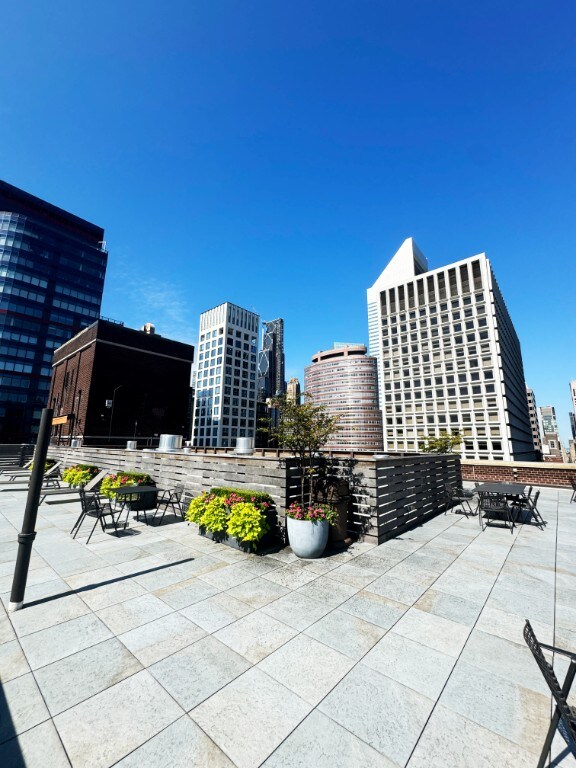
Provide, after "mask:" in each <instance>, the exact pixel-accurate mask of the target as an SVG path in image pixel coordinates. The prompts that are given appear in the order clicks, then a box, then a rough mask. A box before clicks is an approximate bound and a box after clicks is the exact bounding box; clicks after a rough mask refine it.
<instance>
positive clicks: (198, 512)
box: [186, 491, 211, 525]
mask: <svg viewBox="0 0 576 768" xmlns="http://www.w3.org/2000/svg"><path fill="white" fill-rule="evenodd" d="M210 498H211V494H209V493H208V491H204V493H201V494H200V496H196V498H195V499H192V501H191V502H190V506H189V507H188V512H187V513H186V519H187V520H188V521H189V522H190V523H196V525H201V524H202V517H203V515H204V512H205V511H206V505H207V504H208V501H209V500H210Z"/></svg>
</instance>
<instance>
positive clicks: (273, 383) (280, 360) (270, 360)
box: [258, 318, 286, 402]
mask: <svg viewBox="0 0 576 768" xmlns="http://www.w3.org/2000/svg"><path fill="white" fill-rule="evenodd" d="M263 329H264V333H263V338H262V349H261V351H260V353H259V356H258V399H259V400H260V401H261V402H266V400H267V399H268V398H270V397H274V396H276V395H283V394H284V393H285V392H286V382H285V381H284V375H285V374H284V320H282V318H278V320H269V321H268V322H264V323H263Z"/></svg>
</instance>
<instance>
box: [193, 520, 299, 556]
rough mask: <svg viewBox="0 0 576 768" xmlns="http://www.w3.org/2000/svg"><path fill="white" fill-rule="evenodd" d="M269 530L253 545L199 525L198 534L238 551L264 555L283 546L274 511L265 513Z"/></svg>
mask: <svg viewBox="0 0 576 768" xmlns="http://www.w3.org/2000/svg"><path fill="white" fill-rule="evenodd" d="M266 518H267V521H268V525H269V526H270V530H269V531H268V533H265V534H264V536H263V537H262V538H261V539H260V541H259V542H258V543H257V544H256V545H255V544H253V543H252V542H242V541H238V539H234V538H233V537H232V536H228V534H227V533H225V534H224V535H222V536H220V535H218V534H216V535H215V534H213V533H212V531H207V530H206V529H205V528H202V527H200V528H199V531H198V532H199V533H200V536H203V537H204V538H205V539H210V540H211V541H215V542H216V543H218V544H226V546H227V547H231V548H232V549H238V550H239V551H240V552H252V553H253V554H255V555H266V554H268V553H269V552H277V551H278V550H279V549H282V547H284V546H285V541H284V537H283V535H282V533H281V532H280V527H279V525H278V517H277V515H276V512H270V513H268V514H267V515H266Z"/></svg>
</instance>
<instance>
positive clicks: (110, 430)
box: [108, 384, 124, 442]
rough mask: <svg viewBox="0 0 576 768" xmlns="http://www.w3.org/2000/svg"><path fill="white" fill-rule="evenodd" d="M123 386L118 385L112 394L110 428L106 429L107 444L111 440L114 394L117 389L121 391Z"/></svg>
mask: <svg viewBox="0 0 576 768" xmlns="http://www.w3.org/2000/svg"><path fill="white" fill-rule="evenodd" d="M123 386H124V385H123V384H118V386H117V387H115V388H114V392H112V410H111V411H110V426H109V427H108V442H110V440H111V438H112V419H113V418H114V401H115V400H116V392H118V390H119V389H121V388H122V387H123Z"/></svg>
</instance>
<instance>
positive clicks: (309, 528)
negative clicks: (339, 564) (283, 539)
mask: <svg viewBox="0 0 576 768" xmlns="http://www.w3.org/2000/svg"><path fill="white" fill-rule="evenodd" d="M304 398H305V400H304V402H303V403H295V402H292V401H291V400H287V399H286V398H285V397H283V398H279V399H277V400H276V401H275V406H276V407H277V408H278V414H279V416H278V425H277V427H275V428H274V429H273V430H272V432H273V434H274V436H275V438H276V439H277V441H278V446H279V447H281V448H285V449H287V450H289V451H290V452H291V453H292V456H293V457H294V458H295V460H296V465H297V466H298V468H299V470H300V499H299V500H298V501H296V502H293V503H292V504H291V505H290V506H289V507H288V509H287V510H286V530H287V533H288V541H289V543H290V546H291V547H292V549H293V551H294V553H295V554H296V555H298V556H299V557H305V558H309V557H319V556H320V555H321V554H322V552H323V551H324V548H325V547H326V541H327V538H328V532H329V525H330V523H331V522H332V523H333V522H334V520H335V519H336V513H335V510H334V509H333V508H332V507H331V506H330V505H327V504H323V503H318V500H317V495H316V482H317V480H318V469H319V463H320V462H319V458H320V451H321V449H322V448H323V447H324V445H325V444H326V443H327V442H328V440H329V439H330V437H332V435H333V434H334V433H335V432H337V431H338V429H339V426H338V423H339V420H340V417H339V416H331V415H330V414H329V413H328V411H327V408H326V406H325V405H315V404H314V403H313V401H312V398H311V397H310V396H309V395H306V394H305V395H304ZM303 523H304V525H303ZM306 524H307V525H306ZM305 531H306V532H305ZM303 538H304V539H306V540H308V539H309V540H310V541H309V544H304V543H303V542H302V543H301V540H302V539H303ZM312 539H314V541H315V542H316V543H315V545H314V546H313V547H312ZM319 548H320V551H319V552H317V554H300V552H305V551H306V552H311V551H317V550H318V549H319Z"/></svg>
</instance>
